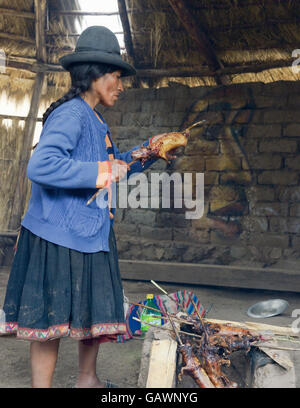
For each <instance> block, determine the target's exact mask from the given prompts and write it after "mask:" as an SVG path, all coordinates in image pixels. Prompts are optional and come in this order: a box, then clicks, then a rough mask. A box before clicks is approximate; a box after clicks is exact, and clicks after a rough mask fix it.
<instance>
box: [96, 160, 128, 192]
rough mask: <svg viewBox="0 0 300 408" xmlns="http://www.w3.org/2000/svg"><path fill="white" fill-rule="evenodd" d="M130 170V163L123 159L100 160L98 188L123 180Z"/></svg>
mask: <svg viewBox="0 0 300 408" xmlns="http://www.w3.org/2000/svg"><path fill="white" fill-rule="evenodd" d="M128 170H129V165H128V164H127V163H126V162H124V161H123V160H118V159H114V160H106V161H102V162H100V161H99V162H98V177H97V181H96V187H97V188H101V189H102V188H104V187H109V186H110V184H111V183H113V182H118V181H120V180H122V179H123V178H124V177H125V176H126V174H127V171H128Z"/></svg>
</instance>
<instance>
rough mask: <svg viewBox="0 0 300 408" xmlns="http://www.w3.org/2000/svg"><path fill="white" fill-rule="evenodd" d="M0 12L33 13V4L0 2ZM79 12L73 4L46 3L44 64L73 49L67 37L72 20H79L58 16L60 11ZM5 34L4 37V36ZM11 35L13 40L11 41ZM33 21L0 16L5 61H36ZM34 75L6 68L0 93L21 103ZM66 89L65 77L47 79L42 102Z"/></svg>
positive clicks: (73, 28)
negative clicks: (15, 59) (7, 59)
mask: <svg viewBox="0 0 300 408" xmlns="http://www.w3.org/2000/svg"><path fill="white" fill-rule="evenodd" d="M0 8H4V9H12V10H16V12H17V11H27V12H31V13H33V12H34V1H33V0H0ZM71 9H72V10H76V9H77V10H79V4H78V1H77V0H64V1H62V0H49V1H48V19H47V28H46V44H47V63H50V64H58V60H59V58H60V57H61V56H62V55H64V54H65V53H67V52H70V51H72V50H73V49H74V47H75V42H76V38H75V37H68V34H69V33H75V32H76V31H77V30H76V24H75V23H76V20H77V21H79V22H80V20H81V18H80V17H75V16H65V15H63V16H62V15H59V11H60V10H71ZM5 34H7V36H5ZM12 35H14V36H15V37H11V36H12ZM35 35H36V34H35V21H34V19H30V18H25V17H24V18H23V17H18V16H15V15H13V14H12V15H8V14H0V49H1V50H3V51H4V52H5V55H6V56H7V57H17V58H18V59H19V60H20V58H23V59H24V62H27V61H29V62H30V61H34V60H35V58H36V45H35V44H36V38H35ZM34 78H35V74H34V73H32V72H30V71H28V70H21V69H17V70H16V69H13V68H9V67H6V70H5V73H1V74H0V89H1V91H5V92H6V93H7V96H8V97H9V98H10V99H13V100H15V102H18V101H21V100H23V98H24V95H28V94H29V95H30V94H31V92H32V87H33V83H34ZM68 87H69V76H68V74H66V73H64V72H60V73H51V74H48V75H47V81H46V85H45V87H44V95H43V97H42V102H44V104H45V105H46V104H47V103H49V102H50V101H53V99H57V98H58V97H60V96H61V95H62V93H63V92H65V91H66V90H67V89H68Z"/></svg>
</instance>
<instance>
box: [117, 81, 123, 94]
mask: <svg viewBox="0 0 300 408" xmlns="http://www.w3.org/2000/svg"><path fill="white" fill-rule="evenodd" d="M118 90H119V91H120V92H123V91H124V87H123V82H122V79H119V86H118Z"/></svg>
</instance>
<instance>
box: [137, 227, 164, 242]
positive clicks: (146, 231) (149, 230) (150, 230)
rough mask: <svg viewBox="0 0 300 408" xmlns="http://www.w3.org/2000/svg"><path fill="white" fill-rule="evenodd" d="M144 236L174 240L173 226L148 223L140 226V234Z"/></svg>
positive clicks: (153, 238) (152, 238) (146, 237)
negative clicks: (158, 225) (152, 225)
mask: <svg viewBox="0 0 300 408" xmlns="http://www.w3.org/2000/svg"><path fill="white" fill-rule="evenodd" d="M139 235H140V236H141V237H142V238H145V239H150V240H154V241H155V240H159V241H160V240H169V241H171V240H172V228H157V227H149V226H147V225H141V226H140V234H139Z"/></svg>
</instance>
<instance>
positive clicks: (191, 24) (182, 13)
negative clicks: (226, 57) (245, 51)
mask: <svg viewBox="0 0 300 408" xmlns="http://www.w3.org/2000/svg"><path fill="white" fill-rule="evenodd" d="M169 3H170V5H171V7H172V9H173V10H174V12H175V14H176V15H177V17H178V18H179V20H180V21H181V23H182V24H183V26H184V27H185V29H186V31H187V33H188V34H189V36H190V37H191V38H192V39H193V40H194V41H195V42H196V43H197V45H198V47H199V51H200V53H201V54H202V55H203V57H204V59H205V61H206V63H207V64H208V66H209V67H210V68H211V69H212V70H213V71H217V70H218V69H222V68H224V67H223V64H222V63H221V61H220V60H219V58H218V56H217V54H216V53H215V51H214V49H213V47H212V44H211V41H210V39H209V37H208V35H207V34H206V33H205V32H204V30H203V29H202V28H201V25H200V24H199V21H196V20H195V19H194V16H193V15H192V14H191V13H190V12H189V10H188V8H187V6H186V4H185V2H184V0H169ZM215 78H216V81H217V83H218V84H229V83H230V82H231V81H230V79H229V78H228V77H227V76H222V75H218V74H216V75H215Z"/></svg>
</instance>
